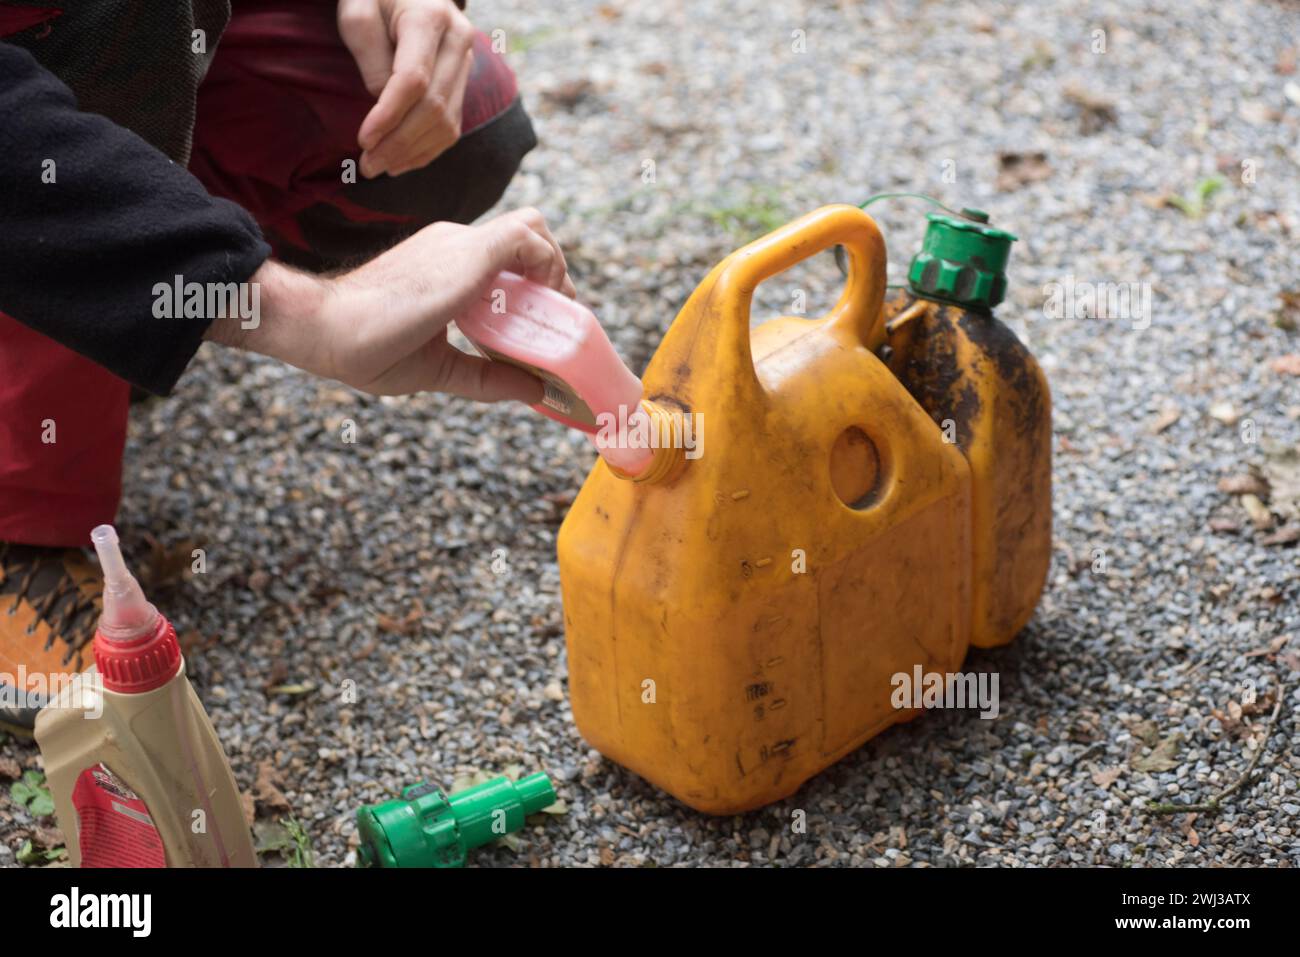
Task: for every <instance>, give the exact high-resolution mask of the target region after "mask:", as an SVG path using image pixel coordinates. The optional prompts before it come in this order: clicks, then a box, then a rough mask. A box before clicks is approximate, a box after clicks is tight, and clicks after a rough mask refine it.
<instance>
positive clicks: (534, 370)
mask: <svg viewBox="0 0 1300 957" xmlns="http://www.w3.org/2000/svg"><path fill="white" fill-rule="evenodd" d="M470 341H471V342H472V343H473V345H474V348H475V349H477V350H478V351H479V352H481V353H483V355H484V356H486V357H487V358H489V359H491V360H492V361H493V362H504V363H506V365H512V366H514V367H515V368H516V369H523V370H524V371H525V372H528V373H531V374H532V375H535V376H537V378H539V379H541V380H542V385H543V387H544V389H545V392H544V394H543V396H542V403H541V404H542V405H544V406H546V407H547V408H548V409H550V410H551V411H552V412H556V413H558V414H560V415H562V416H564V417H565V418H566V419H568V420H570V421H571V422H572V423H574V424H575V425H577V427H578V428H580V429H585V430H586V431H588V432H594V431H595V430H596V424H597V423H596V413H594V412H592V411H591V406H589V405H587V403H586V402H583V401H582V397H581V396H579V395H578V393H577V392H575V391H574V390H573V387H572V386H571V385H569V383H567V382H565V381H564V380H563V379H561V378H560V377H559V376H557V375H556V374H555V373H553V372H548V371H547V370H545V369H542V368H539V367H538V366H535V365H530V364H529V363H527V362H520V361H519V360H518V359H512V358H510V357H509V356H505V355H502V354H501V353H499V352H497V351H496V350H495V349H489V348H488V347H487V346H482V345H479V344H478V343H477V342H473V340H472V339H471V340H470Z"/></svg>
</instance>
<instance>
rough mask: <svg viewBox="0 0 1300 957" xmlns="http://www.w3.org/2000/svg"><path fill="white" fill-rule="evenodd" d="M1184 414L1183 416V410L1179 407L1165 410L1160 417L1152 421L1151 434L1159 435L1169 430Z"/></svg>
mask: <svg viewBox="0 0 1300 957" xmlns="http://www.w3.org/2000/svg"><path fill="white" fill-rule="evenodd" d="M1182 414H1183V412H1182V410H1181V409H1179V408H1178V407H1177V406H1170V407H1169V408H1167V409H1165V410H1164V411H1163V412H1161V413H1160V414H1159V415H1158V416H1156V418H1155V419H1154V420H1153V421H1152V423H1151V426H1150V432H1151V434H1152V435H1159V434H1160V433H1161V432H1163V431H1164V430H1165V429H1167V428H1169V426H1171V425H1173V424H1174V423H1175V422H1177V421H1178V419H1179V417H1180V416H1181V415H1182Z"/></svg>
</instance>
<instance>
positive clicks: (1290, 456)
mask: <svg viewBox="0 0 1300 957" xmlns="http://www.w3.org/2000/svg"><path fill="white" fill-rule="evenodd" d="M1264 452H1265V459H1264V465H1263V473H1264V480H1265V481H1266V482H1268V486H1269V495H1268V503H1269V505H1270V506H1271V507H1272V509H1273V511H1274V512H1276V513H1277V514H1278V515H1280V516H1282V518H1283V519H1286V520H1287V521H1300V449H1298V448H1294V447H1287V446H1281V445H1279V446H1266V447H1265V450H1264Z"/></svg>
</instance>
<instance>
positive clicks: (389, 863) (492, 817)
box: [357, 772, 555, 867]
mask: <svg viewBox="0 0 1300 957" xmlns="http://www.w3.org/2000/svg"><path fill="white" fill-rule="evenodd" d="M554 803H555V789H554V788H553V787H551V780H550V778H548V777H547V776H546V775H545V774H542V773H541V772H538V773H537V774H530V775H528V777H526V778H520V779H519V781H517V782H514V783H512V782H511V781H510V779H509V778H493V779H492V780H491V781H485V782H483V783H482V784H476V785H475V786H474V787H472V788H466V789H465V790H463V791H458V792H456V793H455V794H453V795H451V797H448V796H447V795H446V794H444V793H443V792H442V791H441V790H439V789H438V788H437V787H435V786H434V785H432V784H428V783H422V784H413V785H411V786H410V787H407V788H404V789H403V790H402V797H401V799H400V800H397V801H385V802H384V803H383V804H376V805H374V806H373V807H363V808H360V809H359V810H358V811H357V831H358V833H360V835H361V844H360V846H359V847H358V848H357V863H358V864H359V865H361V866H363V867H372V866H378V867H463V866H464V865H465V856H466V854H467V853H468V852H469V851H470V850H472V849H473V848H476V847H479V846H481V845H483V844H487V843H488V842H489V841H494V840H496V839H497V838H499V837H501V836H502V835H504V834H509V833H511V832H512V831H517V830H519V829H520V828H522V827H523V826H524V818H526V817H527V816H528V815H529V814H535V813H536V812H538V811H540V810H541V809H542V808H544V807H549V806H550V805H552V804H554Z"/></svg>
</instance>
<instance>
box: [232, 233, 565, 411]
mask: <svg viewBox="0 0 1300 957" xmlns="http://www.w3.org/2000/svg"><path fill="white" fill-rule="evenodd" d="M503 269H508V270H510V271H511V272H514V273H518V274H519V275H521V276H524V277H526V278H528V279H531V280H533V281H534V282H539V283H542V284H543V285H546V286H549V287H550V288H552V289H556V290H559V291H560V292H562V293H564V294H565V295H568V296H572V295H573V294H574V289H573V283H572V281H570V279H569V274H568V270H567V267H566V266H565V263H564V254H563V253H562V252H561V251H560V247H559V245H558V244H557V243H556V241H555V238H554V237H553V236H552V235H551V232H550V230H549V229H547V227H546V222H545V220H543V219H542V215H541V213H539V212H538V211H537V210H535V209H521V210H517V211H515V212H512V213H506V214H505V215H503V216H498V217H497V218H495V219H491V220H488V221H487V222H486V223H484V224H483V225H481V226H460V225H457V224H455V223H435V224H433V225H432V226H428V227H426V228H425V229H422V230H421V231H420V232H418V233H416V234H415V235H414V236H412V237H411V238H410V239H407V240H406V241H405V242H403V243H399V244H398V245H397V246H394V247H393V248H392V249H390V250H388V252H386V253H384V254H383V255H381V256H378V257H376V258H375V259H373V260H371V261H370V262H368V263H366V264H365V265H364V266H362V267H360V268H359V269H356V270H354V271H352V272H350V273H346V274H344V275H342V276H339V277H336V278H333V279H323V278H319V277H316V276H311V275H308V274H307V273H300V272H297V271H296V270H293V269H289V268H288V267H286V266H283V265H281V264H280V263H277V262H274V261H270V260H268V261H267V262H266V263H264V264H263V265H262V268H261V269H259V270H258V271H257V272H256V273H254V274H253V276H252V279H251V281H252V282H257V283H260V284H261V291H260V301H261V313H262V315H261V321H260V323H259V324H258V325H257V327H256V328H253V329H243V328H241V326H240V321H239V319H237V318H235V319H218V320H216V321H215V322H213V323H212V325H211V326H210V327H209V328H208V334H207V337H208V338H209V339H212V340H214V341H217V342H221V343H223V344H225V345H233V346H238V347H240V348H244V349H248V350H250V351H252V352H260V353H262V354H263V355H269V356H273V357H275V358H277V359H281V360H283V361H285V362H288V363H289V364H290V365H295V366H297V367H298V368H300V369H305V370H307V371H308V372H312V373H315V374H316V375H320V376H325V377H327V378H331V379H338V380H339V381H341V382H344V383H346V384H347V385H350V386H353V387H354V388H357V389H360V390H362V391H363V392H369V393H372V394H374V395H405V394H408V393H412V392H450V393H453V394H455V395H460V396H465V397H466V398H470V399H477V400H480V401H484V402H496V401H500V400H502V399H518V400H520V401H523V402H528V403H536V402H540V401H541V398H542V384H541V382H540V380H538V379H536V378H534V377H533V376H531V375H529V374H527V373H526V372H523V371H522V370H520V369H517V368H515V367H513V366H509V365H506V364H504V363H499V362H489V361H488V360H486V359H481V358H479V357H477V356H471V355H467V354H466V353H464V352H461V351H460V350H459V349H457V348H455V347H454V346H452V345H451V343H449V342H448V341H447V324H448V323H449V322H451V321H452V320H453V319H455V318H456V317H457V316H459V315H462V314H464V312H465V311H466V309H467V308H468V307H469V305H470V304H471V303H472V302H473V301H474V300H475V299H476V298H478V297H479V296H481V295H482V294H483V293H484V292H485V291H486V290H487V289H488V288H489V286H490V284H491V282H492V280H493V279H494V278H495V277H496V275H497V273H499V272H501V270H503Z"/></svg>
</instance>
